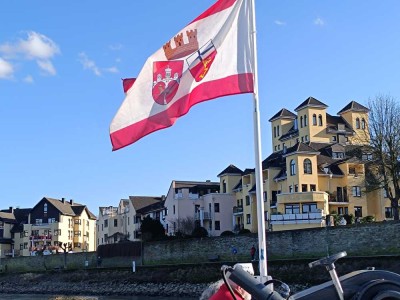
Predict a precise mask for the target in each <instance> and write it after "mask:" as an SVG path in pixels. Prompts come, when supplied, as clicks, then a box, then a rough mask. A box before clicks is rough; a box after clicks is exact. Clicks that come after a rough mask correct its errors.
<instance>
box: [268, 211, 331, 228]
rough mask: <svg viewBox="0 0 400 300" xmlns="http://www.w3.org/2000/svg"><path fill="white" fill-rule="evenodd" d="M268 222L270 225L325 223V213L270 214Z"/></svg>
mask: <svg viewBox="0 0 400 300" xmlns="http://www.w3.org/2000/svg"><path fill="white" fill-rule="evenodd" d="M270 222H271V224H272V225H274V224H275V225H284V224H318V223H325V213H323V212H315V213H305V214H283V215H271V219H270Z"/></svg>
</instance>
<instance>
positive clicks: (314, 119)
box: [312, 114, 317, 126]
mask: <svg viewBox="0 0 400 300" xmlns="http://www.w3.org/2000/svg"><path fill="white" fill-rule="evenodd" d="M312 124H313V125H314V126H315V125H317V115H316V114H313V115H312Z"/></svg>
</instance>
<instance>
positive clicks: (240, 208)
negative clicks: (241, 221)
mask: <svg viewBox="0 0 400 300" xmlns="http://www.w3.org/2000/svg"><path fill="white" fill-rule="evenodd" d="M233 214H234V215H239V214H243V206H234V207H233Z"/></svg>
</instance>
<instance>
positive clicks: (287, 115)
mask: <svg viewBox="0 0 400 300" xmlns="http://www.w3.org/2000/svg"><path fill="white" fill-rule="evenodd" d="M296 118H297V116H296V115H295V114H294V113H292V112H291V111H289V110H287V109H286V108H282V109H281V110H280V111H278V112H277V113H276V114H275V115H273V116H272V117H271V119H269V120H268V121H270V122H272V121H275V120H277V119H296Z"/></svg>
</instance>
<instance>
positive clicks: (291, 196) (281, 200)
mask: <svg viewBox="0 0 400 300" xmlns="http://www.w3.org/2000/svg"><path fill="white" fill-rule="evenodd" d="M277 198H278V201H277V204H278V205H279V204H290V203H308V202H325V201H326V202H327V200H328V194H327V193H325V192H314V191H313V192H298V193H283V194H278V195H277Z"/></svg>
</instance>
